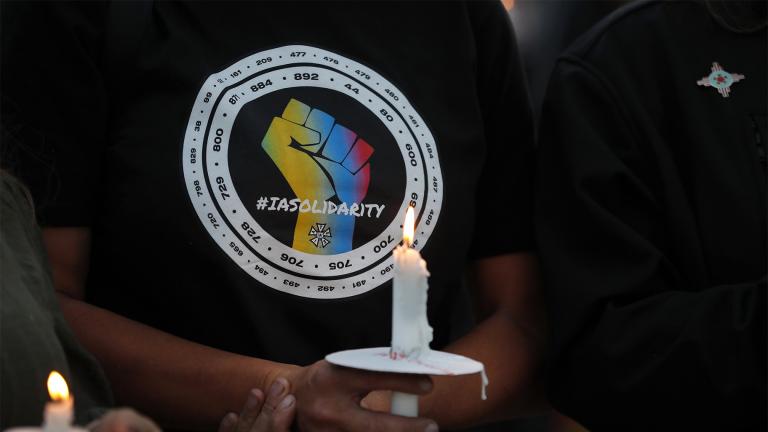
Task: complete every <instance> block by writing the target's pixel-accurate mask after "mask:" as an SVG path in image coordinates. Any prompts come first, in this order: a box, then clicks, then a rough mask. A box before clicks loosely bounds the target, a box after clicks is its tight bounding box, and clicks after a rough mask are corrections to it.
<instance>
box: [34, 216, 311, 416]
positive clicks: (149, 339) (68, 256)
mask: <svg viewBox="0 0 768 432" xmlns="http://www.w3.org/2000/svg"><path fill="white" fill-rule="evenodd" d="M43 238H44V241H45V244H46V248H47V250H48V255H49V259H50V262H51V267H52V272H53V277H54V284H55V285H56V289H57V291H58V294H59V300H60V303H61V307H62V310H63V311H64V315H65V317H66V318H67V320H68V322H69V324H70V326H71V327H72V328H73V330H74V332H75V334H76V335H77V336H78V338H79V339H80V341H81V342H82V343H83V345H84V346H85V347H86V348H87V349H88V350H89V351H91V352H93V353H94V355H95V356H96V357H97V358H98V359H99V361H100V362H101V363H102V365H103V366H104V368H105V371H106V373H107V376H109V378H110V381H111V383H112V386H113V389H114V391H115V393H116V397H117V399H118V400H119V401H122V402H126V403H130V404H131V405H132V406H134V407H136V408H137V409H139V410H141V411H142V412H145V413H147V414H149V415H150V416H151V417H153V418H156V419H158V420H159V421H161V422H162V423H164V424H171V425H174V426H178V427H192V428H207V429H213V428H214V427H215V426H216V424H217V423H218V421H219V420H220V419H221V417H222V416H223V415H224V414H225V413H227V412H230V411H237V410H238V408H239V407H240V406H241V403H242V400H243V399H244V398H245V396H246V395H248V393H249V391H250V389H251V388H254V387H256V388H261V389H267V388H269V386H270V384H271V383H272V381H273V380H274V379H276V378H277V377H278V376H286V375H289V374H291V373H293V372H294V371H295V369H297V367H295V366H291V365H286V364H280V363H275V362H270V361H266V360H260V359H255V358H250V357H245V356H240V355H236V354H232V353H228V352H224V351H219V350H216V349H213V348H209V347H206V346H203V345H199V344H196V343H193V342H189V341H186V340H183V339H180V338H178V337H175V336H173V335H170V334H168V333H164V332H161V331H159V330H156V329H153V328H151V327H148V326H146V325H143V324H141V323H138V322H136V321H132V320H129V319H127V318H124V317H121V316H119V315H116V314H114V313H112V312H109V311H107V310H104V309H101V308H98V307H96V306H93V305H90V304H88V303H86V302H85V301H83V292H84V281H85V276H86V274H87V270H88V261H89V248H90V230H89V229H87V228H46V229H44V230H43Z"/></svg>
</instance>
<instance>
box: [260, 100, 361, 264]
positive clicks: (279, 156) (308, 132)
mask: <svg viewBox="0 0 768 432" xmlns="http://www.w3.org/2000/svg"><path fill="white" fill-rule="evenodd" d="M261 146H262V148H263V149H264V151H266V152H267V154H268V155H269V156H270V157H271V158H272V161H273V162H274V163H275V165H276V166H277V168H278V169H279V170H280V172H281V173H282V174H283V177H285V180H286V181H287V182H288V185H289V186H290V187H291V190H293V193H294V194H295V195H296V198H297V199H298V200H300V201H301V203H302V204H305V203H308V206H309V208H310V209H311V210H310V211H299V213H298V218H297V221H296V227H295V230H294V237H293V245H292V246H293V248H294V249H297V250H300V251H303V252H307V253H313V254H323V255H329V254H336V253H342V252H347V251H349V250H351V249H352V235H353V233H354V226H355V215H354V214H353V213H354V212H348V213H346V214H345V213H343V212H333V213H332V214H329V212H327V211H326V209H328V208H329V207H331V208H333V207H335V208H336V209H338V208H339V207H340V206H342V205H343V206H344V208H351V207H352V206H353V205H354V206H358V205H359V204H360V203H361V201H362V200H363V199H364V198H365V196H366V194H367V192H368V185H369V183H370V180H371V164H370V163H369V159H370V158H371V155H372V154H373V151H374V150H373V147H371V145H370V144H368V143H367V142H366V141H365V140H363V139H362V138H359V137H358V136H357V134H356V133H354V132H353V131H351V130H350V129H348V128H346V127H344V126H342V125H341V124H338V123H336V120H335V119H334V118H333V117H332V116H330V115H329V114H327V113H325V112H323V111H320V110H318V109H312V108H311V107H309V106H308V105H306V104H304V103H302V102H300V101H298V100H296V99H291V100H290V101H288V104H287V105H286V107H285V109H284V110H283V114H282V116H281V117H275V118H274V119H272V123H271V124H270V126H269V129H268V130H267V133H266V135H265V136H264V139H263V140H262V141H261ZM305 207H306V206H302V207H301V208H305ZM319 208H322V209H323V211H317V210H318V209H319ZM318 232H322V241H318Z"/></svg>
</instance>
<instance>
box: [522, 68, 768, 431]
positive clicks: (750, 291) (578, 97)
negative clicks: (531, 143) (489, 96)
mask: <svg viewBox="0 0 768 432" xmlns="http://www.w3.org/2000/svg"><path fill="white" fill-rule="evenodd" d="M625 97H626V95H619V94H618V93H617V92H616V90H615V87H613V86H612V85H611V84H610V82H609V81H608V80H606V79H605V78H604V77H603V76H602V75H601V74H600V73H599V72H598V71H596V70H594V69H592V68H591V67H589V65H587V64H585V63H581V62H579V61H576V60H573V61H570V60H568V59H564V60H561V61H560V63H559V64H558V66H557V68H556V70H555V72H554V74H553V77H552V80H551V82H550V87H549V89H548V96H547V100H546V102H545V107H544V113H543V118H542V125H541V130H540V133H541V135H540V136H541V143H540V148H539V154H538V160H539V162H538V163H539V165H538V168H539V169H538V173H537V204H536V211H537V219H536V223H537V241H538V246H539V248H540V253H541V259H542V265H543V275H544V276H543V277H544V282H545V285H546V295H547V299H548V300H547V301H548V306H549V316H550V320H551V341H550V343H551V346H550V348H551V363H550V366H551V369H550V384H549V390H550V391H549V394H550V398H551V400H552V403H553V405H554V406H555V408H557V409H559V410H560V411H562V412H564V413H565V414H567V415H569V416H571V417H573V418H574V419H576V420H577V421H579V422H581V423H582V424H584V425H585V426H586V427H587V428H590V429H591V430H592V431H593V432H596V431H600V430H610V431H619V430H620V431H650V430H654V431H656V430H678V431H680V430H731V431H736V430H765V426H764V425H765V414H764V413H765V406H766V396H765V392H766V357H765V347H766V281H765V278H764V277H763V278H762V280H755V281H748V280H747V281H745V282H744V283H739V284H735V285H729V286H700V285H699V284H700V282H697V281H695V280H691V279H694V278H686V277H685V276H684V274H685V272H684V271H682V269H681V268H680V267H679V266H678V263H677V262H676V260H675V259H673V257H672V256H671V254H670V253H668V251H669V248H668V245H667V242H668V241H669V240H668V236H667V233H668V232H669V230H670V229H674V227H670V226H668V224H667V223H666V222H664V221H665V220H666V218H665V208H664V205H663V204H662V203H663V200H662V199H661V198H660V196H659V195H660V194H659V193H658V191H659V188H660V187H663V185H660V184H659V182H658V177H655V176H654V175H653V173H654V170H655V169H657V167H653V166H652V162H650V161H653V160H654V159H653V157H652V156H650V155H648V154H644V153H647V144H648V143H646V142H643V138H641V137H645V136H647V134H644V133H642V131H639V129H638V127H639V126H638V123H637V122H636V121H635V119H637V118H638V117H642V114H638V113H635V112H629V111H628V110H627V109H626V108H625V104H623V103H622V101H623V100H625V99H624V98H625ZM724 420H727V423H722V422H723V421H724ZM757 425H763V426H762V428H757V429H755V427H756V426H757Z"/></svg>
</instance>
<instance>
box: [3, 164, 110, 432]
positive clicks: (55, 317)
mask: <svg viewBox="0 0 768 432" xmlns="http://www.w3.org/2000/svg"><path fill="white" fill-rule="evenodd" d="M0 263H2V265H1V266H0V428H2V429H7V428H9V427H16V426H39V425H41V424H42V420H43V407H44V405H45V403H46V402H48V401H49V400H50V399H49V397H48V392H47V388H46V382H47V379H48V374H49V373H50V372H51V371H52V370H57V371H59V372H60V373H61V374H62V375H63V376H64V378H65V379H66V380H67V382H68V385H69V388H70V391H71V392H72V394H73V396H74V398H75V411H76V412H75V414H76V421H77V422H78V424H85V423H87V422H89V421H91V420H93V419H94V415H93V413H94V412H96V410H98V409H99V408H104V407H108V406H111V404H112V395H111V393H110V390H109V387H108V384H107V381H106V378H105V377H104V372H103V371H102V370H101V368H100V367H99V365H98V364H97V363H96V360H95V359H94V358H93V356H91V355H90V354H89V353H88V352H87V351H85V350H84V349H83V348H82V347H81V346H80V345H79V344H78V342H77V340H76V339H75V337H74V335H73V334H72V332H71V331H70V330H69V327H68V326H67V324H66V321H65V320H64V316H63V315H62V313H61V310H60V309H59V305H58V301H57V300H56V296H55V294H54V289H53V283H52V280H51V275H50V270H49V269H48V263H47V257H46V256H45V252H44V250H43V245H42V242H41V238H40V231H39V229H38V227H37V225H36V224H35V220H34V214H33V212H32V207H31V202H30V201H29V199H28V194H27V193H26V192H25V189H24V187H23V186H21V184H20V183H19V182H18V181H17V180H16V179H14V178H12V177H10V176H9V175H7V174H6V173H5V172H4V171H0Z"/></svg>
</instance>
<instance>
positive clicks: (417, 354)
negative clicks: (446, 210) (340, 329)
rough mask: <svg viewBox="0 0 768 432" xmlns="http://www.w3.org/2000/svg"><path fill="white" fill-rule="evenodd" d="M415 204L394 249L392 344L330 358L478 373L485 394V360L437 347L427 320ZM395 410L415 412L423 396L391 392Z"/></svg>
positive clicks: (378, 367)
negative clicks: (415, 244)
mask: <svg viewBox="0 0 768 432" xmlns="http://www.w3.org/2000/svg"><path fill="white" fill-rule="evenodd" d="M414 228H415V217H414V209H413V208H412V207H408V210H407V213H406V216H405V222H404V223H403V244H402V245H400V246H398V247H397V248H395V250H394V251H393V259H394V272H393V281H392V343H391V345H390V346H389V347H379V348H363V349H356V350H347V351H339V352H335V353H332V354H329V355H327V356H326V360H328V362H330V363H332V364H335V365H338V366H344V367H348V368H355V369H363V370H369V371H377V372H390V373H402V374H425V375H465V374H473V373H480V374H481V376H482V387H481V394H482V399H485V386H486V385H487V384H488V379H487V377H486V376H485V371H484V366H483V364H482V363H480V362H477V361H475V360H472V359H470V358H467V357H464V356H460V355H457V354H451V353H445V352H441V351H433V350H431V349H430V347H429V344H430V342H432V327H430V325H429V322H428V320H427V289H428V288H429V287H428V285H427V277H428V276H429V272H428V271H427V263H426V262H425V261H424V260H423V259H422V258H421V254H420V253H419V251H417V250H416V249H412V248H411V245H413V244H414V231H415V229H414ZM391 413H392V414H396V415H400V416H405V417H417V416H418V415H419V397H418V396H417V395H414V394H407V393H399V392H393V393H392V408H391Z"/></svg>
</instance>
